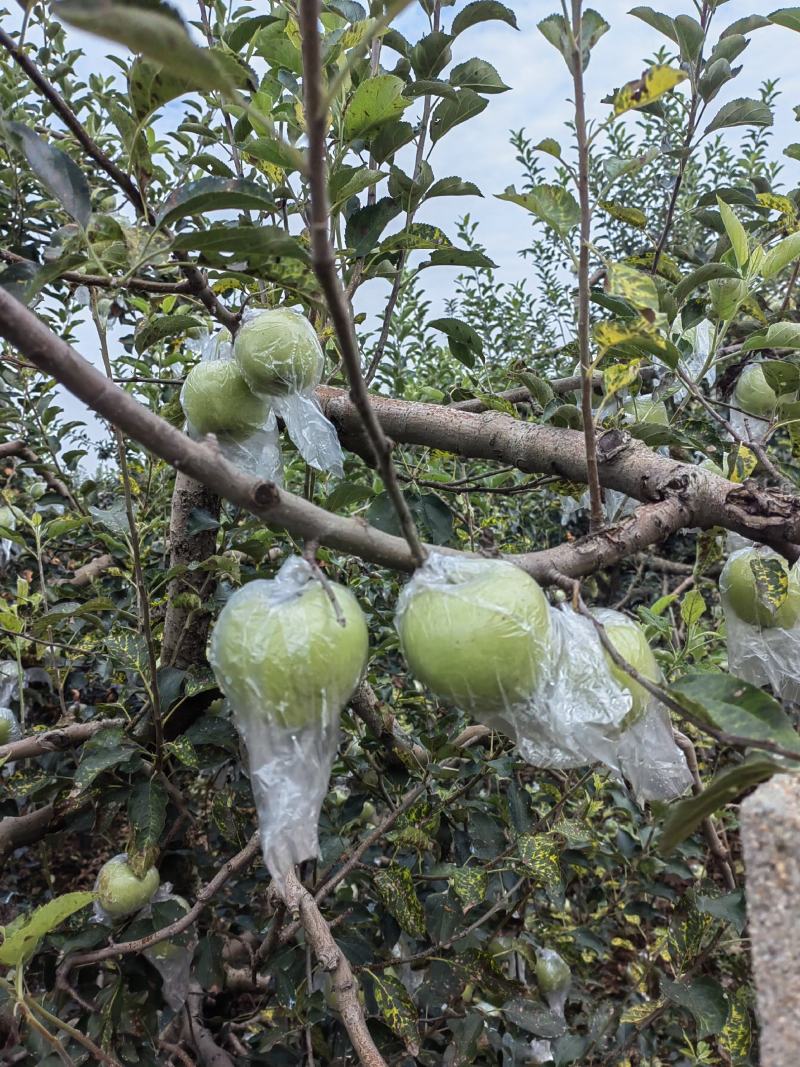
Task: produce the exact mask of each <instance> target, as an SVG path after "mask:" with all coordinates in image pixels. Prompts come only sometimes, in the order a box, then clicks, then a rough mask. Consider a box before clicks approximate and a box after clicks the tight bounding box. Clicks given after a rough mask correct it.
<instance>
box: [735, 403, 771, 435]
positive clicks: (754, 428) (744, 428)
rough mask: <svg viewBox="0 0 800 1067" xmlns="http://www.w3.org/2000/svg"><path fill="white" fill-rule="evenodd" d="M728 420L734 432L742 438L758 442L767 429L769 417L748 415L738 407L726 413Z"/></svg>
mask: <svg viewBox="0 0 800 1067" xmlns="http://www.w3.org/2000/svg"><path fill="white" fill-rule="evenodd" d="M728 422H730V424H731V426H732V427H733V430H734V432H735V433H736V434H737V435H738V436H739V437H740V438H741V439H742V440H743V441H750V442H751V443H755V444H760V443H761V442H762V441H763V440H764V438H765V437H766V436H767V433H768V431H769V426H770V423H769V419H760V418H759V417H758V416H757V415H748V414H747V412H746V411H741V410H740V409H739V408H733V407H732V408H731V409H730V411H729V413H728Z"/></svg>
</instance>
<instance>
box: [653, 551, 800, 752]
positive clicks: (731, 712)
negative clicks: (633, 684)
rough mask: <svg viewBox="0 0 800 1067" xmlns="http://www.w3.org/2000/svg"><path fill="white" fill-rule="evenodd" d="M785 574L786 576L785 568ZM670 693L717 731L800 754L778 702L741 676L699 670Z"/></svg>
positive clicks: (799, 745)
mask: <svg viewBox="0 0 800 1067" xmlns="http://www.w3.org/2000/svg"><path fill="white" fill-rule="evenodd" d="M781 573H782V574H783V577H784V578H785V572H784V571H783V569H782V568H781ZM669 692H670V696H672V697H673V699H674V700H677V702H678V703H679V704H680V705H681V706H682V707H684V708H686V709H687V711H690V712H691V713H692V714H693V715H694V716H695V717H696V718H698V719H700V720H701V721H702V722H705V723H708V725H709V726H712V727H714V728H715V729H717V730H722V731H723V732H725V733H727V734H734V735H736V736H737V737H745V738H747V739H748V740H752V741H773V742H775V743H776V744H779V745H782V746H783V747H784V748H788V749H791V750H792V751H795V750H796V751H797V752H798V753H800V735H798V734H797V732H796V731H795V729H794V727H793V726H792V724H791V721H790V719H789V717H788V716H787V714H786V712H785V711H784V710H783V708H782V707H781V705H780V704H779V703H778V701H777V700H775V699H774V698H773V697H771V696H769V694H767V693H765V692H764V691H763V690H762V689H757V688H756V687H755V686H754V685H750V684H749V683H748V682H743V681H742V680H741V679H740V678H735V677H733V675H730V674H711V673H709V672H704V671H697V672H694V673H692V674H687V675H685V677H683V678H681V679H679V681H677V682H675V683H673V685H672V686H671V687H670V690H669Z"/></svg>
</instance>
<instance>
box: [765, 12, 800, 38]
mask: <svg viewBox="0 0 800 1067" xmlns="http://www.w3.org/2000/svg"><path fill="white" fill-rule="evenodd" d="M767 18H768V19H769V21H770V22H771V23H773V24H774V25H775V26H785V27H786V29H787V30H797V31H798V32H800V7H782V8H779V9H778V10H777V11H773V12H772V14H771V15H767Z"/></svg>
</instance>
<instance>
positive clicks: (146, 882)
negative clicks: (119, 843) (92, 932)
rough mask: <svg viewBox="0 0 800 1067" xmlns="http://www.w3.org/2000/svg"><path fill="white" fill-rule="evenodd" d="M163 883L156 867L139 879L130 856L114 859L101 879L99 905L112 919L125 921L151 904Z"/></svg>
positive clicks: (103, 868)
mask: <svg viewBox="0 0 800 1067" xmlns="http://www.w3.org/2000/svg"><path fill="white" fill-rule="evenodd" d="M160 881H161V879H160V877H159V874H158V871H157V869H156V868H155V867H151V868H150V870H149V871H146V872H145V874H144V877H142V878H137V877H136V875H135V874H134V873H133V871H132V870H131V868H130V864H129V863H128V857H127V856H124V855H122V856H113V857H112V858H111V859H110V860H109V861H108V862H107V863H104V864H103V866H102V867H101V868H100V873H99V874H98V876H97V885H96V887H95V891H96V893H97V902H98V904H99V905H100V907H101V908H102V909H103V911H104V912H105V913H106V914H107V915H109V916H111V918H112V919H122V918H124V917H125V916H126V915H133V913H134V912H135V911H139V910H140V909H141V908H143V907H144V906H145V904H149V903H150V901H151V900H152V899H153V894H154V893H155V891H156V890H157V889H158V886H159V884H160Z"/></svg>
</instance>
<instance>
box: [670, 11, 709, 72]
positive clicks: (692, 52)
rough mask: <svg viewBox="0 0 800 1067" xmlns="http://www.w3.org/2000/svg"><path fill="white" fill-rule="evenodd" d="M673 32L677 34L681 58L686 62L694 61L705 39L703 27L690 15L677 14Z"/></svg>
mask: <svg viewBox="0 0 800 1067" xmlns="http://www.w3.org/2000/svg"><path fill="white" fill-rule="evenodd" d="M675 32H676V33H677V35H678V44H679V45H680V49H681V59H683V60H684V61H685V62H686V63H694V62H695V61H696V60H697V58H698V57H699V55H700V52H701V51H702V48H703V41H704V40H705V31H704V30H703V27H702V26H701V25H700V23H699V22H698V21H697V19H695V18H692V16H691V15H677V16H676V18H675Z"/></svg>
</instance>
